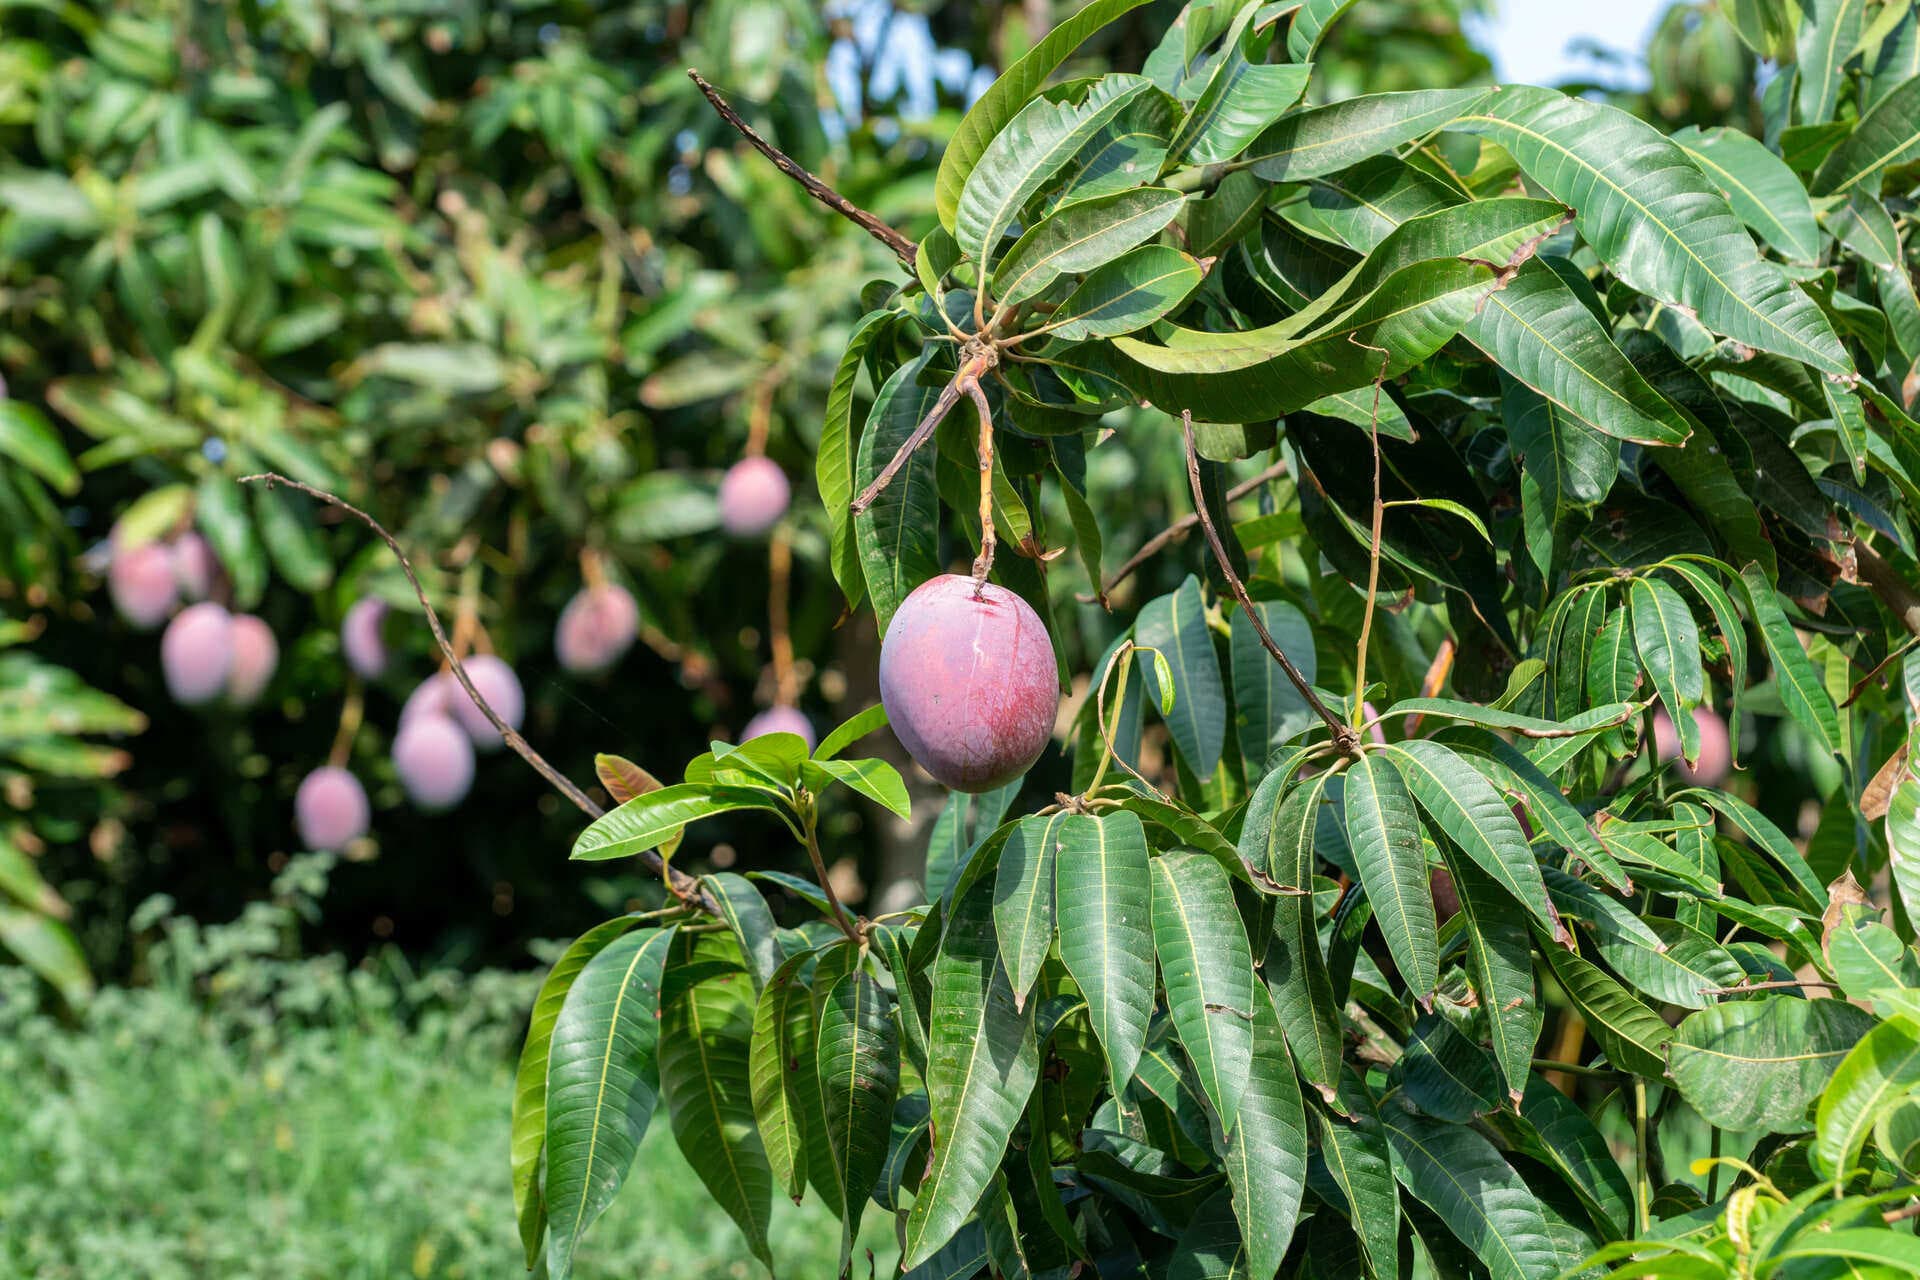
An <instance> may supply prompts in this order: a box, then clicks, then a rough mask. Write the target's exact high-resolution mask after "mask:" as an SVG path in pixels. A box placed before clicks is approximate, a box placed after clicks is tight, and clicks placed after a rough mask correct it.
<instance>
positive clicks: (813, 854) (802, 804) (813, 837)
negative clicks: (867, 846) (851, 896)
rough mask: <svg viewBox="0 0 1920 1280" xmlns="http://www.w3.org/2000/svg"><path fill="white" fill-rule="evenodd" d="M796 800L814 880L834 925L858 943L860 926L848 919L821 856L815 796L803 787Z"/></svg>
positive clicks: (824, 860)
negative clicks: (825, 901)
mask: <svg viewBox="0 0 1920 1280" xmlns="http://www.w3.org/2000/svg"><path fill="white" fill-rule="evenodd" d="M794 798H795V800H796V802H797V803H796V805H795V808H797V809H798V810H799V811H800V827H801V830H802V832H803V833H804V835H803V840H804V843H805V844H806V846H807V858H808V860H809V861H811V862H812V863H813V878H814V879H815V880H817V881H819V883H820V892H821V893H823V894H825V895H826V899H827V906H828V907H829V908H831V909H832V912H833V923H834V924H835V925H836V926H838V927H839V930H840V932H842V933H844V934H846V935H847V937H848V939H849V940H851V941H853V942H858V941H860V929H859V926H857V925H856V924H854V922H853V921H852V919H851V918H849V917H848V915H847V909H846V908H845V907H843V906H841V905H840V895H839V894H837V893H835V892H834V891H833V879H832V877H830V876H828V875H827V861H826V859H825V858H824V857H822V856H821V854H820V837H819V835H818V834H817V828H818V826H819V809H818V807H817V806H816V805H815V803H814V798H813V794H812V793H811V792H809V791H808V790H807V789H806V788H804V787H802V788H800V789H799V791H798V793H797V794H796V795H795V797H794Z"/></svg>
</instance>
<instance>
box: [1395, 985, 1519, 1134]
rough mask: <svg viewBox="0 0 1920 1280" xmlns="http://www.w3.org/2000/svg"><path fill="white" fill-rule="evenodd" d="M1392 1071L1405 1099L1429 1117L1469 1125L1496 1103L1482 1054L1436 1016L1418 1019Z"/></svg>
mask: <svg viewBox="0 0 1920 1280" xmlns="http://www.w3.org/2000/svg"><path fill="white" fill-rule="evenodd" d="M1393 1072H1394V1078H1395V1079H1397V1080H1398V1082H1399V1084H1400V1088H1401V1092H1402V1093H1404V1094H1405V1095H1406V1098H1407V1100H1408V1101H1410V1102H1412V1103H1413V1104H1414V1106H1416V1107H1418V1108H1419V1109H1420V1110H1421V1111H1422V1112H1424V1113H1426V1114H1427V1115H1430V1116H1433V1117H1434V1118H1435V1119H1439V1120H1447V1121H1450V1122H1452V1123H1454V1124H1470V1123H1472V1121H1473V1120H1474V1118H1475V1117H1477V1116H1483V1115H1486V1114H1488V1113H1489V1112H1491V1111H1493V1110H1494V1109H1495V1108H1497V1107H1498V1106H1499V1105H1500V1103H1499V1098H1500V1077H1499V1075H1498V1074H1497V1072H1496V1068H1495V1066H1494V1064H1493V1062H1492V1061H1491V1060H1490V1059H1489V1058H1488V1057H1487V1051H1486V1050H1485V1049H1482V1048H1481V1047H1480V1046H1479V1045H1477V1044H1475V1043H1474V1042H1473V1041H1471V1040H1469V1039H1467V1037H1466V1036H1464V1035H1462V1034H1461V1033H1460V1031H1459V1030H1458V1029H1456V1028H1455V1027H1454V1025H1453V1024H1452V1023H1451V1022H1449V1021H1447V1019H1446V1016H1445V1015H1444V1014H1441V1013H1439V1012H1433V1013H1424V1014H1421V1015H1420V1017H1419V1019H1418V1020H1417V1021H1416V1022H1415V1023H1414V1025H1413V1034H1412V1035H1411V1036H1409V1037H1408V1038H1407V1044H1406V1051H1405V1052H1404V1053H1402V1054H1401V1055H1400V1060H1399V1061H1398V1062H1396V1063H1395V1064H1394V1068H1393Z"/></svg>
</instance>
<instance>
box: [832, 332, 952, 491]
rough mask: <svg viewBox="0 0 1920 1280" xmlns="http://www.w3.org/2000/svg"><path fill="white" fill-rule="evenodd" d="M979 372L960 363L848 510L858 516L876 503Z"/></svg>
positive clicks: (943, 419) (944, 418)
mask: <svg viewBox="0 0 1920 1280" xmlns="http://www.w3.org/2000/svg"><path fill="white" fill-rule="evenodd" d="M977 376H978V375H977V374H976V373H974V372H972V371H971V364H970V363H968V364H962V365H961V366H960V372H958V373H956V374H954V375H953V381H952V382H949V383H948V384H947V385H946V386H945V387H942V388H941V390H940V398H939V399H938V400H935V401H934V402H933V408H931V409H929V410H927V416H926V417H924V418H922V419H920V424H919V425H918V426H916V427H915V428H914V429H913V434H912V435H910V436H908V437H907V438H906V441H905V442H904V443H903V444H901V446H900V447H899V448H898V449H896V450H894V452H893V456H892V457H891V458H889V459H887V465H886V466H884V467H882V468H881V469H880V474H879V475H877V476H875V477H874V478H873V483H872V484H870V485H868V486H867V487H866V488H864V489H862V490H861V491H860V496H859V497H857V498H855V499H854V500H853V501H852V502H851V503H849V504H848V505H847V511H848V513H849V514H852V515H856V516H857V515H859V514H860V513H861V512H862V511H865V510H866V509H867V508H868V507H870V506H872V505H873V500H874V499H875V498H878V497H879V496H880V492H881V490H883V489H885V488H886V487H887V486H888V485H889V484H892V483H893V478H894V477H895V476H897V475H899V474H900V468H902V467H904V466H906V465H907V459H909V458H911V457H912V456H913V455H914V451H915V450H917V449H919V447H920V446H921V445H923V444H925V443H926V442H927V439H928V437H930V436H932V435H933V433H934V430H935V428H937V427H938V426H939V425H940V424H941V422H943V421H945V420H946V416H947V414H949V413H951V412H952V411H953V406H955V405H956V404H959V403H960V397H961V396H962V395H964V394H965V393H966V383H967V382H968V381H969V380H970V379H973V378H976V377H977Z"/></svg>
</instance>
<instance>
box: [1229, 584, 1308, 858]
mask: <svg viewBox="0 0 1920 1280" xmlns="http://www.w3.org/2000/svg"><path fill="white" fill-rule="evenodd" d="M1253 607H1254V609H1255V610H1256V611H1257V612H1258V614H1259V617H1260V621H1261V623H1262V624H1263V625H1264V626H1265V627H1266V629H1267V634H1268V635H1271V636H1272V637H1273V639H1274V643H1276V644H1278V645H1279V646H1280V651H1281V652H1282V653H1284V654H1286V655H1287V657H1289V658H1291V659H1292V660H1293V665H1294V666H1296V667H1298V668H1299V670H1300V674H1301V675H1302V676H1304V677H1305V678H1306V681H1307V683H1308V684H1312V683H1313V681H1314V678H1315V673H1316V671H1317V670H1318V667H1317V662H1318V658H1317V656H1316V654H1315V651H1314V643H1313V627H1312V625H1311V624H1310V623H1309V622H1308V621H1307V617H1306V615H1305V614H1303V613H1301V612H1300V611H1299V610H1298V609H1296V608H1294V607H1293V606H1292V605H1290V604H1286V603H1284V602H1282V601H1266V600H1256V601H1254V604H1253ZM1232 625H1233V638H1232V641H1231V643H1230V644H1229V645H1228V651H1229V654H1230V656H1231V660H1232V663H1231V665H1232V668H1233V706H1234V719H1235V726H1234V727H1235V730H1236V733H1237V736H1238V738H1239V741H1240V756H1241V759H1242V760H1243V761H1244V762H1245V764H1246V774H1247V779H1248V781H1249V782H1251V781H1253V780H1254V779H1256V778H1258V777H1260V776H1261V775H1263V774H1264V773H1265V772H1266V769H1267V761H1268V760H1269V759H1271V758H1272V757H1273V755H1274V753H1275V752H1277V751H1279V750H1280V748H1281V747H1282V746H1283V745H1284V744H1285V743H1287V742H1288V741H1290V740H1292V739H1293V738H1296V737H1298V736H1299V735H1300V733H1301V732H1302V731H1303V730H1305V729H1306V728H1307V727H1308V726H1309V725H1311V724H1312V723H1313V722H1314V716H1313V712H1312V710H1311V709H1310V708H1308V706H1307V702H1306V699H1305V698H1303V697H1301V696H1300V691H1299V690H1298V689H1296V688H1295V687H1294V684H1293V681H1291V680H1289V679H1287V674H1286V672H1284V671H1282V670H1281V669H1280V664H1279V663H1277V662H1275V661H1274V660H1273V655H1272V654H1270V653H1268V652H1267V649H1266V646H1265V645H1263V644H1261V643H1260V636H1259V634H1258V633H1257V632H1256V631H1255V630H1254V628H1253V623H1252V620H1251V619H1250V618H1249V617H1248V616H1247V615H1246V613H1244V612H1241V613H1236V614H1234V615H1233V624H1232ZM1282 883H1283V884H1292V883H1294V881H1290V880H1287V881H1282Z"/></svg>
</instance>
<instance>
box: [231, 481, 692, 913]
mask: <svg viewBox="0 0 1920 1280" xmlns="http://www.w3.org/2000/svg"><path fill="white" fill-rule="evenodd" d="M256 481H258V482H261V483H264V484H265V485H267V486H268V487H269V488H271V487H273V486H274V485H276V484H283V485H286V486H287V487H288V488H289V489H297V490H299V491H300V492H301V493H304V494H306V495H307V496H308V497H310V498H315V499H318V500H319V501H321V502H324V503H326V504H328V505H329V506H333V507H338V508H339V509H340V510H342V511H344V512H346V513H347V514H348V515H350V516H352V517H353V518H354V519H356V520H358V521H360V522H361V523H362V524H364V525H366V526H367V528H369V529H371V530H373V531H374V533H375V534H377V535H379V538H380V540H381V541H382V542H384V543H386V544H387V547H388V549H389V550H391V551H392V552H393V554H394V558H395V559H397V560H399V561H400V570H401V572H402V573H405V574H406V575H407V581H408V582H409V583H411V584H412V585H413V594H414V596H415V597H416V598H417V599H418V600H419V601H420V607H421V608H422V609H424V610H425V611H426V614H427V626H428V628H430V629H431V630H432V632H433V640H434V643H435V644H437V645H439V646H440V653H441V656H442V657H444V658H445V659H446V660H447V667H448V669H449V670H450V671H452V672H453V677H454V679H456V680H458V681H459V682H460V687H461V688H462V689H465V690H466V691H467V696H468V697H469V698H472V699H473V705H474V706H476V707H478V708H480V714H481V715H483V716H485V717H486V718H487V722H488V723H489V724H491V725H492V726H493V727H494V728H495V729H496V730H498V731H499V734H500V736H501V737H502V738H504V739H505V740H506V743H507V745H508V746H510V747H512V748H513V749H514V751H515V752H516V753H518V755H519V756H520V758H521V759H522V760H525V761H526V762H527V763H528V764H530V765H532V766H533V771H534V772H535V773H537V774H539V775H540V776H541V777H543V778H545V779H546V780H547V781H548V782H549V783H551V784H552V785H553V788H554V790H556V791H558V792H559V793H560V794H561V795H563V796H565V797H566V798H567V799H569V800H571V801H572V802H573V804H574V807H575V808H577V809H579V810H580V812H582V813H584V814H586V815H587V816H588V817H589V818H598V817H600V816H601V815H602V814H604V813H605V812H606V810H604V809H602V808H601V807H600V806H599V805H597V804H595V803H594V802H593V801H592V799H590V798H589V797H588V795H587V793H586V792H584V791H582V790H581V789H580V788H579V787H577V786H575V785H574V784H573V780H572V779H571V778H569V777H567V775H566V774H564V773H561V772H560V771H559V770H558V769H556V768H554V767H553V766H552V765H550V764H548V763H547V761H546V758H545V757H544V756H542V755H541V754H540V753H539V752H538V751H535V750H534V749H533V747H532V745H531V744H530V743H528V741H527V740H526V739H525V738H523V737H521V736H520V734H519V732H518V731H517V730H516V729H514V727H513V726H512V725H510V724H508V723H507V722H506V721H505V720H502V719H501V718H500V713H499V712H497V711H495V710H494V709H493V706H492V704H490V703H489V702H488V701H487V700H486V699H485V698H483V697H481V696H480V691H479V690H478V689H476V688H474V687H473V680H472V679H471V678H470V677H469V676H468V675H467V668H466V666H465V665H464V664H463V663H462V662H461V661H460V659H459V658H457V657H455V656H454V652H453V643H452V642H451V641H450V640H448V639H447V633H446V631H445V629H444V628H442V627H441V625H440V615H439V614H438V613H437V612H435V611H434V607H433V603H432V601H430V600H428V599H427V590H426V588H425V587H423V586H421V585H420V578H419V575H417V574H416V573H414V571H413V564H412V562H411V561H409V560H408V559H407V553H406V552H405V551H402V550H401V549H400V543H399V542H398V540H396V539H395V538H394V536H393V535H392V534H391V533H388V532H387V528H386V526H385V525H383V524H381V523H380V522H379V521H378V520H375V519H374V518H373V517H372V516H370V515H368V514H367V513H366V512H364V511H362V510H361V509H360V508H358V507H356V506H354V505H353V504H352V503H351V502H348V501H347V500H346V499H344V498H341V497H337V496H335V495H334V494H331V493H328V492H327V491H326V490H324V489H316V488H314V487H313V486H312V485H310V484H302V483H301V482H300V481H298V480H290V479H288V478H287V477H286V476H283V475H280V474H279V473H277V472H273V471H267V472H263V473H261V474H259V475H252V476H242V477H240V483H241V484H252V483H254V482H256ZM640 861H641V863H642V864H643V865H645V866H646V868H647V869H648V870H649V871H653V872H657V873H658V874H660V875H662V876H663V877H664V878H665V879H666V882H667V885H668V887H669V888H670V889H671V890H672V891H673V894H674V896H675V897H677V898H680V899H681V900H682V901H688V902H698V903H699V904H700V905H701V906H702V907H703V908H705V909H706V910H708V911H710V912H714V913H715V914H717V913H718V906H717V904H715V903H713V902H712V900H711V899H710V898H709V897H708V896H707V893H706V891H705V890H703V889H702V888H701V887H700V882H699V881H698V880H695V879H694V878H693V877H692V876H690V875H688V874H687V873H686V872H684V871H681V870H679V869H678V868H675V867H672V866H669V865H668V864H667V862H666V860H665V859H663V858H661V856H660V855H659V854H658V853H657V852H655V851H654V850H652V849H648V850H646V851H645V852H643V853H642V854H640Z"/></svg>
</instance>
